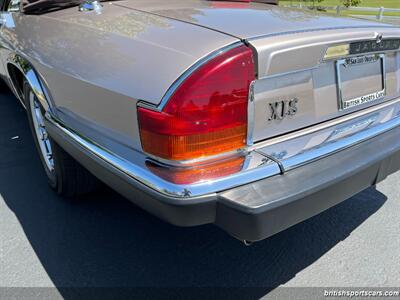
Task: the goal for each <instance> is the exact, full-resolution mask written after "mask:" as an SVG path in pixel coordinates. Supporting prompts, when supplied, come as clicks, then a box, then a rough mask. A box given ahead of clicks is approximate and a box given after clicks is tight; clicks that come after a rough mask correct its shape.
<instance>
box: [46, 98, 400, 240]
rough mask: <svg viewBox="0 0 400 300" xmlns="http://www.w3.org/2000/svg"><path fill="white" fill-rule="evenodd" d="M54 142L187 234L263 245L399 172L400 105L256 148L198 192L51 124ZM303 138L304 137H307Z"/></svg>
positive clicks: (399, 102) (142, 161)
mask: <svg viewBox="0 0 400 300" xmlns="http://www.w3.org/2000/svg"><path fill="white" fill-rule="evenodd" d="M47 127H48V131H49V133H50V135H51V136H52V137H53V139H54V140H56V141H57V143H59V144H60V145H61V146H62V147H63V148H64V149H65V150H66V151H67V152H69V153H70V154H71V155H72V156H73V157H75V158H76V159H77V160H78V161H79V162H81V164H82V165H84V166H85V167H86V168H87V169H89V171H91V172H92V173H93V174H95V175H96V176H97V177H99V178H100V179H101V180H103V181H104V182H105V183H107V184H108V185H110V186H111V187H112V188H114V189H115V190H117V191H118V192H120V193H121V194H123V195H124V196H126V197H127V198H129V199H130V200H132V201H133V202H134V203H136V204H137V205H139V206H141V207H142V208H144V209H145V210H147V211H149V212H151V213H152V214H155V215H157V216H158V217H160V218H162V219H164V220H166V221H168V222H170V223H172V224H175V225H180V226H193V225H200V224H206V223H215V224H217V225H218V226H220V227H222V228H223V229H225V230H226V231H228V232H229V233H231V234H232V235H233V236H235V237H237V238H239V239H242V240H251V241H256V240H260V239H263V238H265V237H268V236H270V235H272V234H275V233H276V232H279V231H281V230H283V229H285V228H287V227H289V226H291V225H293V224H296V223H297V222H300V221H302V220H304V219H306V218H308V217H311V216H313V215H315V214H317V213H319V212H321V211H323V210H325V209H327V208H329V207H331V206H332V205H334V204H336V203H339V202H341V201H343V200H345V199H347V198H349V197H351V196H352V195H354V194H355V193H358V192H359V191H361V190H363V189H365V188H367V187H368V186H370V185H374V184H376V183H377V182H379V181H380V180H382V179H384V178H385V177H386V176H387V175H389V174H391V173H393V172H395V171H396V170H398V169H400V99H397V100H393V101H391V102H388V103H384V104H381V105H379V106H376V107H375V109H369V110H368V111H365V112H362V113H361V112H360V113H358V115H357V116H354V115H353V116H347V117H346V118H345V119H344V120H342V121H341V122H340V120H334V121H332V122H331V123H330V124H329V123H328V124H323V125H319V126H316V127H315V128H308V129H305V130H303V131H302V132H298V133H297V134H293V135H288V136H286V137H283V138H277V139H274V140H272V141H266V142H265V143H262V144H259V145H257V146H255V147H254V148H253V149H251V151H250V152H249V153H248V154H247V155H246V157H245V158H244V159H245V160H244V161H245V162H244V164H243V167H242V168H241V170H240V171H238V172H236V173H234V174H231V175H228V176H225V177H223V178H219V179H215V180H209V181H205V182H198V183H194V184H185V185H180V184H174V183H171V182H168V181H166V180H165V179H163V178H160V177H158V176H157V175H156V174H154V173H152V172H151V170H150V169H149V168H148V167H147V165H146V157H145V156H140V155H141V154H139V153H136V154H135V155H137V157H135V162H136V163H133V162H130V161H127V160H125V159H123V158H121V157H118V156H116V155H114V154H113V153H111V152H110V151H108V150H106V149H104V148H102V147H101V146H99V145H97V144H95V143H93V142H91V141H90V140H88V139H85V138H84V137H82V136H80V135H79V134H78V133H76V132H74V131H73V130H72V129H69V128H67V127H66V126H64V125H63V124H62V123H60V122H59V121H57V120H55V119H54V118H51V117H50V116H48V120H47ZM300 133H301V134H300Z"/></svg>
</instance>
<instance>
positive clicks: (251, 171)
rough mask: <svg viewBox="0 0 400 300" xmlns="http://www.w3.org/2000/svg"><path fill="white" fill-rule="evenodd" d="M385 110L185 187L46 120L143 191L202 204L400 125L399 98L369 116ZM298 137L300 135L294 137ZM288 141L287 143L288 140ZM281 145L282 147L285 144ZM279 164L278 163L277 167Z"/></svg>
mask: <svg viewBox="0 0 400 300" xmlns="http://www.w3.org/2000/svg"><path fill="white" fill-rule="evenodd" d="M388 108H389V109H392V111H393V114H392V115H391V118H387V119H384V120H383V121H382V120H381V122H379V123H376V124H375V123H374V124H373V125H374V126H371V127H368V126H367V127H366V128H362V130H360V132H355V133H353V132H352V134H351V135H348V136H347V135H346V136H344V137H341V138H339V139H335V140H332V141H329V143H326V144H323V145H321V147H314V148H312V149H310V150H307V151H299V153H298V154H297V155H295V156H293V157H289V158H285V157H284V158H283V159H281V158H279V157H276V156H275V155H273V153H269V152H268V147H266V148H257V149H253V151H250V152H248V153H247V154H246V155H245V163H244V165H243V168H242V170H241V171H239V172H237V173H235V174H232V175H229V176H226V177H223V178H219V179H215V180H208V181H204V182H199V183H195V184H186V185H179V184H174V183H171V182H168V181H166V180H164V179H162V178H160V177H158V176H157V175H155V174H153V173H152V172H151V171H150V170H149V169H147V167H146V161H147V159H148V157H147V156H146V155H144V154H143V153H139V152H134V151H132V157H133V161H134V162H133V161H128V160H126V159H124V158H122V157H120V156H118V155H116V154H115V153H113V152H111V151H110V150H109V149H105V148H104V147H102V146H101V145H99V144H97V143H96V142H94V141H91V140H90V139H88V138H86V137H84V136H82V135H81V134H79V133H78V132H76V131H74V130H73V129H71V128H69V127H68V126H67V125H66V124H64V123H63V122H62V121H61V120H59V119H57V118H56V117H55V116H53V115H51V114H50V113H47V114H46V119H47V121H48V122H50V123H51V124H52V125H54V126H55V127H56V128H58V129H59V130H61V131H62V132H63V133H64V134H65V135H66V136H67V137H68V138H70V139H71V140H73V141H74V142H75V143H77V144H78V145H80V146H81V147H83V148H84V149H85V150H87V151H88V152H89V153H91V154H92V155H94V156H96V157H97V158H100V159H101V160H102V161H104V162H105V163H107V164H109V165H110V166H112V167H113V168H115V169H117V170H118V171H120V172H122V173H123V174H125V175H127V176H129V177H130V178H131V179H134V180H135V181H136V182H138V183H139V184H138V186H139V187H142V189H143V190H144V189H145V187H144V186H146V187H147V188H150V189H151V190H153V191H155V192H157V193H158V194H159V195H160V196H162V197H166V198H167V199H169V200H172V201H175V202H176V203H177V204H178V203H183V202H182V201H184V203H190V202H191V201H192V200H193V201H201V199H202V198H203V199H206V198H207V199H209V198H210V197H215V196H216V194H217V193H219V192H222V191H226V190H229V189H232V188H234V187H238V186H242V185H246V184H249V183H252V182H255V181H258V180H261V179H265V178H268V177H272V176H276V175H280V174H282V170H281V168H280V166H283V172H286V171H288V170H290V169H293V168H296V167H299V166H302V165H305V164H307V163H310V162H312V161H315V160H317V159H320V158H323V157H326V156H328V155H330V154H333V153H336V152H338V151H341V150H343V149H346V148H348V147H350V146H353V145H356V144H358V143H361V142H363V141H365V140H368V139H370V138H373V137H375V136H377V135H379V134H382V133H384V132H386V131H389V130H391V129H393V128H395V127H398V126H400V98H399V99H396V100H393V101H391V103H390V105H388V103H382V104H380V105H378V106H377V108H376V110H375V111H374V112H372V113H374V114H376V113H379V109H381V110H388ZM395 112H396V113H395ZM365 117H366V115H365V114H363V115H362V116H358V117H356V118H354V119H352V121H353V120H354V122H359V119H360V118H365ZM338 125H342V123H339V124H336V125H334V126H333V127H332V130H335V128H336V127H335V126H338ZM318 132H319V131H317V133H318ZM301 137H302V136H297V137H296V138H301ZM288 142H290V140H289V141H288ZM282 144H283V147H284V146H285V141H284V142H283V143H282ZM271 146H273V145H271ZM278 162H279V163H280V164H278ZM143 185H144V186H143ZM199 198H200V199H199ZM174 199H175V200H174Z"/></svg>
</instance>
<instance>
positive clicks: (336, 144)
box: [257, 98, 400, 172]
mask: <svg viewBox="0 0 400 300" xmlns="http://www.w3.org/2000/svg"><path fill="white" fill-rule="evenodd" d="M399 126H400V98H399V99H397V101H396V102H394V103H392V104H391V105H390V106H385V107H383V108H381V110H379V111H378V110H376V111H372V112H369V114H368V115H361V116H358V117H355V118H351V119H350V120H347V121H344V122H341V123H338V124H334V125H331V126H328V127H325V128H323V129H320V130H318V131H313V132H309V133H307V134H304V135H300V136H293V137H292V138H291V139H288V140H284V141H282V142H277V143H275V144H272V145H271V144H270V145H267V146H264V147H262V148H259V149H257V152H259V153H262V154H265V155H269V156H275V157H276V158H277V159H279V160H280V162H281V163H282V165H283V167H284V169H285V172H287V171H289V170H291V169H294V168H297V167H300V166H303V165H305V164H308V163H311V162H313V161H315V160H319V159H321V158H324V157H326V156H328V155H331V154H334V153H336V152H339V151H341V150H344V149H346V148H349V147H351V146H354V145H356V144H358V143H361V142H363V141H365V140H368V139H370V138H373V137H375V136H378V135H379V134H382V133H384V132H386V131H389V130H391V129H393V128H395V127H399ZM343 133H346V134H345V135H343ZM313 141H314V142H315V141H319V142H318V143H315V144H310V143H313ZM308 147H309V148H308ZM377 151H379V149H377Z"/></svg>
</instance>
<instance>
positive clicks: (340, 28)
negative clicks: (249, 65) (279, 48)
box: [247, 24, 398, 41]
mask: <svg viewBox="0 0 400 300" xmlns="http://www.w3.org/2000/svg"><path fill="white" fill-rule="evenodd" d="M346 29H349V30H350V29H376V30H379V29H398V27H396V26H394V25H389V24H387V25H380V24H379V25H378V24H377V25H368V26H337V27H329V28H315V29H302V30H292V31H284V32H277V33H269V34H265V35H260V36H256V37H252V38H249V39H247V40H248V41H256V40H261V39H265V38H269V37H275V36H283V35H290V34H299V33H307V32H317V31H331V30H346Z"/></svg>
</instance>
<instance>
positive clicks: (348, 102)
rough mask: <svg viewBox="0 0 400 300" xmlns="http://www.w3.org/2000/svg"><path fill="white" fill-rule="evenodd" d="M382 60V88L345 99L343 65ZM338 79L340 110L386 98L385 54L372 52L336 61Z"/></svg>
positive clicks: (350, 65) (349, 65) (348, 65)
mask: <svg viewBox="0 0 400 300" xmlns="http://www.w3.org/2000/svg"><path fill="white" fill-rule="evenodd" d="M377 61H380V63H381V71H382V74H381V75H382V76H381V78H382V87H383V89H382V90H379V91H374V92H372V93H369V94H366V95H362V96H359V97H356V98H353V99H345V98H344V92H343V82H342V75H341V74H342V67H343V66H345V67H349V68H351V67H352V66H354V65H360V64H368V63H376V62H377ZM336 80H337V88H338V98H339V111H343V110H348V109H351V108H354V107H357V106H360V105H362V104H365V103H369V102H375V101H378V100H381V99H383V98H385V96H386V63H385V55H384V54H371V55H361V56H356V57H349V58H344V59H340V60H338V61H336Z"/></svg>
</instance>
